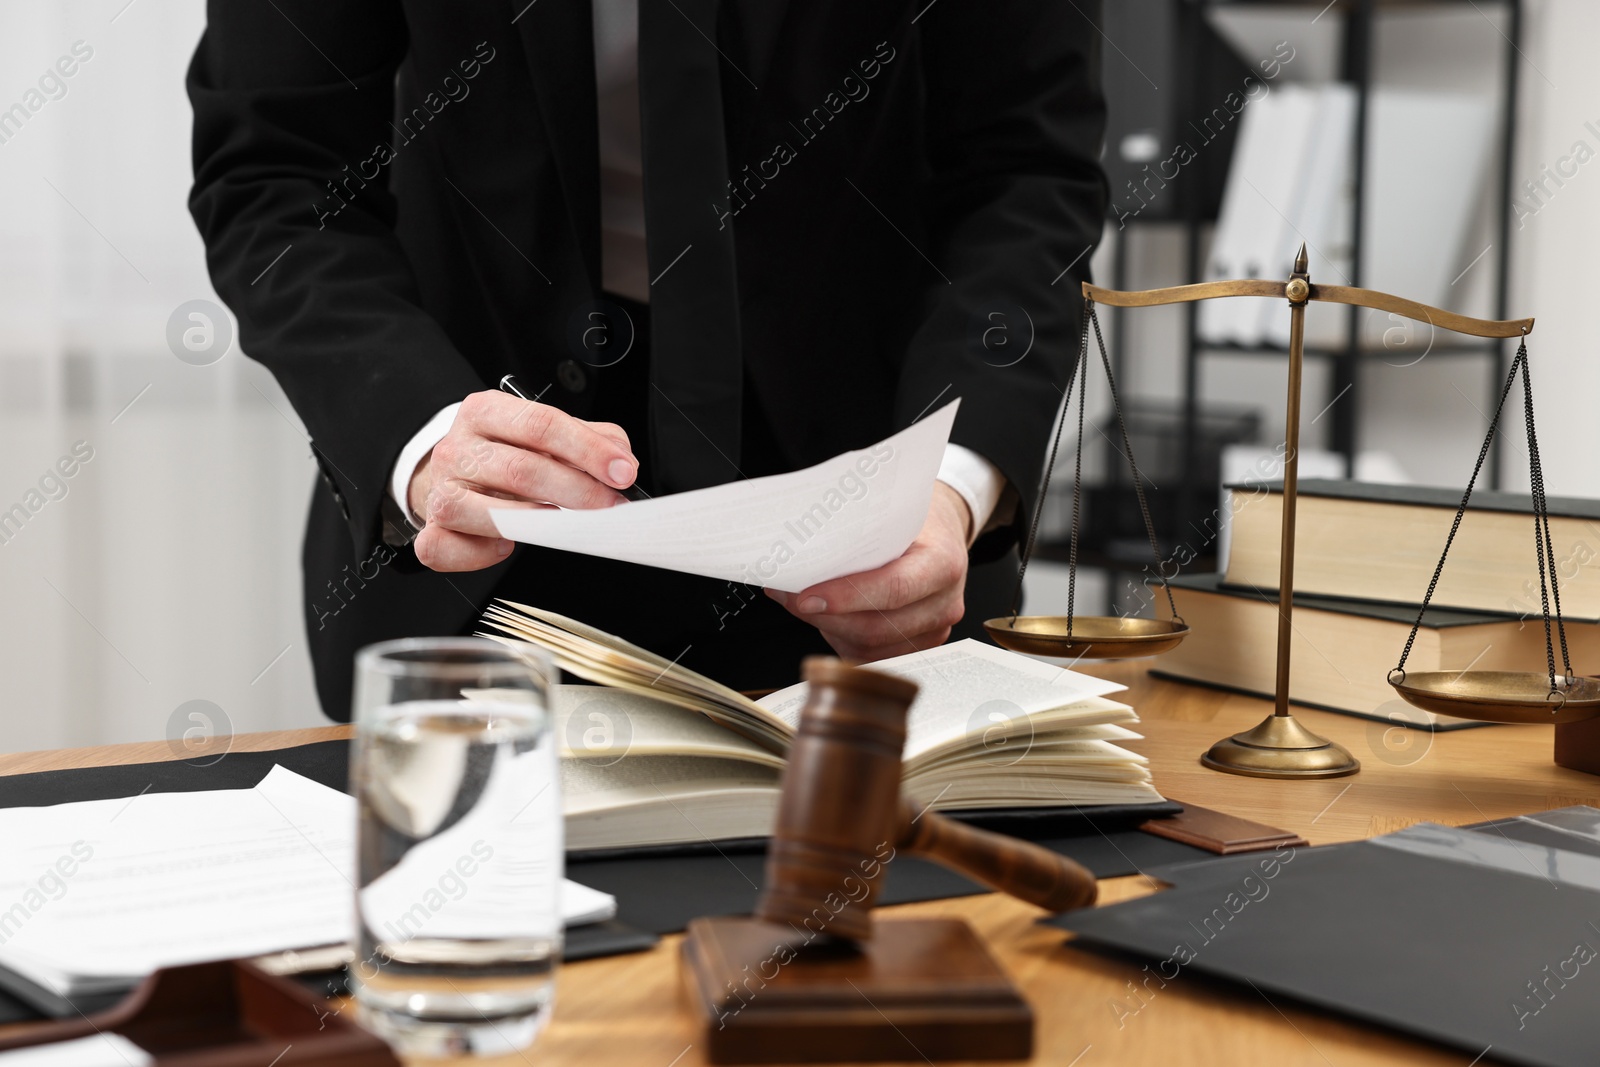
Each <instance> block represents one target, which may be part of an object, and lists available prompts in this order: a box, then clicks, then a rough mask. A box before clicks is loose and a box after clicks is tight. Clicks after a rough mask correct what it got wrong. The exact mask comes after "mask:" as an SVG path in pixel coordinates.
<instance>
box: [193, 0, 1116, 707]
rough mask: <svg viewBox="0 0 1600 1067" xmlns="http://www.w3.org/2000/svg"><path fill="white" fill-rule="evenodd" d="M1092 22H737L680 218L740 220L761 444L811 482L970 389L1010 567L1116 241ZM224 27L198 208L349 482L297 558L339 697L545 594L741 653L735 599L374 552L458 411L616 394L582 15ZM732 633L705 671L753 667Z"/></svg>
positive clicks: (998, 540)
mask: <svg viewBox="0 0 1600 1067" xmlns="http://www.w3.org/2000/svg"><path fill="white" fill-rule="evenodd" d="M642 2H643V3H664V2H667V0H642ZM1095 6H1096V5H1093V4H1091V3H1089V2H1087V0H1079V3H1078V4H1064V3H1061V2H1060V0H937V2H935V3H931V4H930V3H928V0H898V2H895V0H805V2H795V3H789V2H785V0H724V2H723V4H722V13H721V16H720V20H719V24H718V26H717V27H716V28H715V35H716V38H717V43H718V47H719V50H720V51H721V52H722V53H723V55H724V57H725V62H724V65H723V78H722V84H723V93H724V126H725V130H726V136H727V142H728V159H729V166H730V170H731V171H732V172H733V173H732V174H731V175H730V178H731V179H732V180H733V181H734V182H735V189H734V193H735V197H732V198H730V199H729V200H728V201H727V202H725V203H723V204H720V205H709V204H688V205H684V207H683V209H684V210H686V211H703V212H708V213H716V214H717V215H718V216H719V217H722V219H723V221H724V222H725V223H726V224H727V225H731V226H733V227H734V229H735V242H736V252H737V262H738V280H739V300H740V308H741V315H742V339H743V348H744V352H745V378H746V411H745V414H744V419H745V421H746V423H747V424H749V423H750V422H751V421H752V420H756V421H759V422H760V423H761V424H762V425H764V426H765V427H768V428H770V440H771V442H772V444H773V446H774V447H775V451H776V453H777V455H778V457H779V459H778V463H777V465H778V466H787V467H791V468H792V467H799V466H803V465H806V464H810V463H814V462H816V461H818V460H821V459H823V458H826V457H827V456H830V455H832V454H835V453H837V452H839V451H842V450H844V449H847V448H852V447H859V446H862V445H864V444H867V443H869V442H872V441H874V440H877V439H879V438H882V437H884V436H887V435H888V434H890V433H892V432H893V431H894V430H896V429H898V428H901V427H903V426H905V425H907V424H908V423H910V422H911V421H912V420H914V419H915V418H916V417H918V416H919V415H920V414H921V413H922V412H924V411H925V410H927V409H928V408H929V407H930V406H931V405H933V404H935V403H944V402H946V401H948V400H949V399H952V398H955V397H961V398H962V407H961V412H960V416H959V417H958V419H957V421H956V424H955V430H954V434H953V440H954V441H955V442H956V443H958V444H962V445H965V446H967V447H969V448H972V449H973V450H975V451H976V452H978V453H979V454H980V455H982V456H984V457H986V458H987V459H989V460H990V461H992V462H993V463H995V464H996V465H997V466H998V467H999V469H1000V470H1001V472H1002V473H1003V474H1004V475H1005V476H1006V478H1007V480H1008V482H1009V483H1010V485H1011V486H1013V487H1015V489H1016V490H1017V491H1018V493H1019V495H1020V498H1021V499H1020V504H1021V506H1020V507H1019V508H1018V511H1017V523H1015V524H1013V526H1012V527H1011V528H1010V529H1008V530H1006V531H1002V532H1001V533H1000V534H999V535H998V536H995V535H991V537H990V538H989V539H987V544H986V551H987V552H988V554H989V555H993V554H995V553H996V552H997V551H999V550H1001V549H1003V548H1005V547H1006V544H1007V542H1008V539H1009V541H1011V542H1014V540H1015V530H1016V529H1017V528H1019V527H1020V526H1021V524H1022V523H1025V522H1026V521H1027V520H1028V518H1029V517H1030V516H1031V512H1032V509H1033V506H1034V503H1035V500H1034V498H1035V495H1036V492H1037V485H1038V481H1039V477H1040V473H1041V471H1040V468H1041V459H1042V453H1043V451H1044V447H1045V444H1046V438H1047V435H1048V429H1049V427H1050V424H1051V419H1052V416H1053V414H1054V412H1055V410H1056V407H1057V405H1058V403H1059V401H1060V395H1061V394H1060V391H1059V389H1060V386H1061V384H1062V383H1064V382H1065V381H1066V378H1067V374H1068V370H1069V368H1070V366H1071V365H1072V361H1073V358H1074V357H1075V355H1076V351H1077V340H1078V330H1079V324H1080V317H1081V307H1080V304H1081V301H1080V298H1079V295H1078V283H1079V282H1080V281H1081V280H1083V279H1084V278H1085V277H1086V275H1087V265H1088V261H1089V258H1090V256H1089V251H1090V249H1092V247H1093V246H1094V244H1095V243H1096V241H1097V240H1098V238H1099V235H1100V231H1101V219H1102V217H1103V214H1104V207H1105V188H1104V179H1103V177H1102V175H1101V172H1100V169H1099V166H1098V163H1097V159H1098V155H1099V152H1100V147H1101V145H1100V142H1101V137H1102V131H1103V123H1104V107H1103V102H1102V99H1101V95H1100V90H1099V81H1098V69H1097V53H1098V42H1099V35H1098V32H1097V31H1096V30H1095V29H1094V28H1093V25H1092V24H1091V23H1090V22H1089V21H1088V18H1087V17H1086V16H1085V14H1083V12H1085V11H1088V12H1090V13H1091V14H1092V12H1093V11H1094V8H1095ZM208 18H209V25H208V28H207V30H206V32H205V35H204V37H203V38H202V40H201V42H200V46H199V49H198V51H197V52H196V54H195V57H194V62H193V64H192V66H191V69H190V71H189V76H188V90H189V95H190V99H191V101H192V103H193V106H194V112H195V126H194V169H195V184H194V189H193V193H192V195H191V200H190V207H191V211H192V213H193V216H194V218H195V221H196V223H197V225H198V226H199V229H200V232H201V234H202V236H203V238H204V240H205V244H206V248H207V257H208V262H209V266H210V270H211V275H212V279H213V282H214V284H215V286H216V288H217V291H218V293H219V294H220V295H221V296H222V297H223V299H224V300H226V301H227V303H228V304H229V306H230V307H231V308H232V310H233V312H234V314H235V315H236V316H237V318H238V320H239V325H240V341H241V346H242V348H243V350H244V351H246V352H247V353H248V354H249V355H250V356H251V357H253V358H255V359H257V360H259V361H260V362H262V363H263V364H265V365H266V366H267V367H269V368H270V369H271V370H272V372H273V374H274V375H275V376H276V377H277V379H278V381H279V383H280V384H281V385H282V387H283V389H284V390H285V392H286V393H287V394H288V396H289V398H290V400H291V401H292V402H293V404H294V406H295V409H296V411H297V412H298V413H299V415H300V417H301V418H302V419H303V420H304V422H305V425H306V427H307V429H308V431H309V433H310V436H311V438H312V448H313V452H314V454H315V457H316V461H317V464H318V467H319V468H320V470H321V472H322V483H321V485H319V486H318V487H317V489H316V490H315V493H314V497H313V501H312V508H311V518H310V525H309V529H308V532H307V537H306V545H305V554H304V566H305V581H306V617H307V627H308V631H309V634H310V637H311V644H312V652H313V658H314V661H315V663H316V666H317V673H318V683H319V693H320V695H321V698H322V701H323V705H324V708H325V710H326V711H327V712H328V713H329V714H330V715H332V716H334V717H336V718H344V717H346V716H347V715H348V700H349V695H348V694H349V678H350V656H351V655H352V653H353V652H354V650H355V649H356V648H357V647H359V645H360V644H363V643H365V642H367V641H370V640H376V639H379V638H382V637H387V636H399V635H403V634H423V633H455V632H461V631H463V630H464V629H465V630H470V629H471V628H472V625H473V623H474V621H475V620H476V618H477V616H478V614H479V612H480V610H481V608H482V606H483V605H484V604H485V603H486V602H487V601H488V599H489V598H490V597H491V596H492V595H495V592H496V590H497V587H498V589H499V591H500V593H501V594H504V593H505V592H506V591H507V585H506V583H507V582H510V581H511V578H510V577H509V575H512V574H517V573H520V574H521V575H522V578H521V580H520V584H518V585H517V590H514V591H520V592H521V593H522V595H525V596H528V597H534V598H539V599H541V600H542V602H546V603H552V604H555V603H559V604H561V605H562V606H564V607H566V608H568V609H569V610H575V611H576V612H577V613H578V614H579V615H581V616H582V617H585V618H587V619H589V620H591V621H595V622H597V623H599V624H602V625H604V624H606V623H608V622H609V623H610V624H611V625H613V626H615V627H617V628H618V629H621V630H623V631H624V632H629V633H630V634H631V636H634V637H637V638H640V639H641V640H644V641H645V643H647V644H652V645H656V646H660V647H661V650H662V651H663V652H664V653H665V654H667V655H673V654H674V653H676V652H677V651H678V649H677V648H672V647H665V646H666V645H667V644H669V643H672V642H675V641H676V639H677V636H678V635H677V634H667V633H664V632H663V628H667V629H670V627H671V626H672V620H673V619H674V618H675V617H676V616H677V615H680V614H686V613H697V614H698V617H700V618H701V621H702V622H706V621H707V619H706V617H707V616H715V617H716V621H718V622H719V623H720V624H721V625H720V626H719V628H718V630H717V631H716V633H718V634H724V632H725V631H726V630H727V629H728V628H729V627H728V621H727V620H728V618H729V614H728V611H727V610H724V609H726V608H727V605H728V601H727V599H726V598H727V596H728V595H729V590H725V589H723V588H722V585H723V583H706V582H702V581H701V580H699V579H692V580H688V584H687V585H685V584H684V579H683V576H670V575H664V574H663V573H661V572H655V571H645V570H644V569H642V568H631V569H630V568H627V567H625V566H622V565H605V564H601V563H599V562H597V561H592V560H589V559H587V558H586V557H574V556H566V555H563V554H560V553H549V552H543V551H538V550H535V551H529V550H526V549H519V550H518V554H517V555H516V556H513V558H512V560H509V561H508V562H507V563H505V564H502V565H500V566H499V567H496V568H493V569H491V570H488V571H484V572H478V573H475V574H462V575H449V576H446V575H437V574H433V573H431V572H426V571H423V570H421V569H420V568H419V567H418V566H417V565H416V562H415V557H414V556H413V555H411V553H410V552H409V550H408V549H400V550H394V549H388V548H387V547H385V546H384V544H383V540H382V529H381V521H382V520H381V515H382V512H383V501H384V497H385V492H386V486H387V482H388V477H389V472H390V470H391V468H392V466H393V464H394V461H395V458H396V456H397V454H398V453H399V451H400V449H401V447H402V446H403V444H404V443H405V442H406V440H407V439H408V438H409V437H410V436H411V435H412V434H413V433H414V432H416V430H417V429H418V428H419V427H420V426H421V425H422V424H423V423H424V422H425V421H426V420H427V419H428V418H429V417H430V416H432V415H433V413H434V412H435V411H437V410H438V409H439V408H441V407H443V406H444V405H446V404H448V403H451V402H453V401H456V400H460V399H461V398H462V397H463V396H465V395H466V394H467V393H470V392H474V391H476V390H480V389H484V388H489V387H492V385H493V384H494V383H495V382H497V381H498V380H499V378H500V377H501V376H502V375H504V374H506V373H514V374H516V375H517V376H518V377H519V378H520V379H523V380H524V381H526V382H530V383H534V384H535V386H536V387H542V386H544V385H545V383H551V386H550V388H549V390H548V391H547V392H546V393H545V395H544V398H543V399H544V400H545V401H546V402H548V403H554V404H557V405H559V406H561V407H562V408H564V409H565V410H567V411H570V412H572V413H573V414H575V415H578V416H580V417H585V416H589V415H591V414H593V412H594V409H595V402H596V401H595V395H596V389H597V379H598V378H600V377H601V375H602V374H603V373H604V372H600V373H598V374H597V373H595V372H594V368H591V367H584V366H582V365H581V364H575V363H574V362H573V359H572V352H573V346H572V340H571V334H572V327H573V323H574V317H575V316H579V317H580V318H581V316H582V314H583V310H584V309H585V308H587V307H589V306H590V305H591V302H592V301H593V300H594V299H595V298H596V297H597V295H598V293H599V285H600V281H599V279H600V254H599V224H598V215H599V206H598V204H599V199H598V191H597V169H598V162H597V158H598V157H597V148H596V143H597V134H596V118H595V73H594V57H593V44H592V33H591V18H592V12H591V8H590V5H589V3H587V2H585V0H538V2H537V3H530V2H529V0H341V2H339V3H332V4H330V3H326V2H324V0H271V2H269V0H214V2H212V3H210V4H208ZM651 91H652V87H651V86H648V85H646V86H643V87H642V92H644V93H646V94H648V93H650V92H651ZM735 209H736V210H735ZM280 256H281V258H280ZM275 259H276V262H274V260H275ZM1023 352H1026V355H1021V353H1023ZM1019 356H1020V358H1019ZM635 440H636V443H638V440H639V439H638V437H637V436H636V437H635ZM641 462H642V464H643V465H644V466H645V467H646V468H648V466H649V463H650V457H649V456H648V455H641ZM746 473H753V472H751V471H748V470H747V471H746ZM981 547H984V546H981ZM613 582H616V583H631V584H630V585H627V586H614V585H611V584H609V583H613ZM563 583H565V584H563ZM695 583H699V584H698V585H697V584H695ZM514 584H516V583H514ZM730 588H731V587H730ZM708 591H709V593H710V594H711V595H712V596H714V597H720V598H722V607H721V608H717V607H711V608H710V610H709V611H708V610H707V607H708V606H707V605H706V604H705V603H704V600H705V598H706V595H707V593H708ZM734 595H738V594H737V591H734ZM697 598H698V600H700V601H701V602H700V603H695V601H696V599H697ZM679 600H683V601H684V603H678V602H677V601H679ZM740 602H741V603H743V601H742V600H741V601H740ZM772 607H775V605H768V604H766V603H765V601H764V599H763V601H762V602H761V603H760V604H755V605H751V606H750V607H749V609H748V611H749V615H750V616H751V617H756V616H760V618H761V619H763V620H766V622H767V623H771V620H772V616H771V615H770V613H769V614H763V613H765V612H768V609H769V608H772ZM742 612H743V609H741V612H736V613H735V614H736V615H738V614H741V613H742ZM753 628H754V629H755V630H758V631H761V633H763V634H767V636H759V635H758V636H752V637H751V639H750V640H751V642H752V643H753V645H755V646H760V647H766V646H768V645H770V644H771V641H770V640H769V638H770V633H768V632H767V631H765V630H762V629H761V627H759V626H756V627H753ZM685 632H687V631H685ZM724 635H725V634H724ZM690 636H693V634H690ZM707 640H708V641H709V639H707ZM711 643H712V644H713V646H714V647H713V653H714V655H713V659H711V660H704V659H702V660H699V662H700V663H702V664H703V665H711V666H713V667H715V666H716V664H717V662H719V661H720V662H725V663H730V664H737V663H739V662H743V661H744V660H743V656H742V655H741V654H734V650H735V648H736V645H737V643H736V642H728V641H726V640H723V639H722V638H718V640H717V641H716V642H711ZM697 655H705V653H703V652H702V653H696V654H688V655H687V656H686V659H685V660H684V662H689V663H694V662H697V658H696V657H697ZM735 673H737V672H735ZM724 676H725V677H727V672H726V671H724ZM728 680H736V681H742V682H748V684H752V685H754V684H758V680H756V679H734V678H729V679H728ZM782 680H783V679H778V678H770V679H768V680H767V681H768V684H777V683H778V682H781V681H782Z"/></svg>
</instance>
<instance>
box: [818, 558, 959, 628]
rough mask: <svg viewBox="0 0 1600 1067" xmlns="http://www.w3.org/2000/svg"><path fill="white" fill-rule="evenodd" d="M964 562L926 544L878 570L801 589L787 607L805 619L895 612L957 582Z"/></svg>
mask: <svg viewBox="0 0 1600 1067" xmlns="http://www.w3.org/2000/svg"><path fill="white" fill-rule="evenodd" d="M963 562H964V561H963V560H962V559H947V558H946V557H945V556H944V555H943V554H941V553H938V552H935V551H934V550H932V549H930V548H929V547H927V546H926V545H924V544H921V543H916V544H913V545H912V546H911V547H910V548H909V549H907V550H906V554H905V555H903V556H901V557H900V558H899V559H897V560H894V561H893V562H891V563H886V564H884V565H883V566H881V567H879V568H878V569H877V570H871V571H863V572H862V573H860V574H850V575H846V576H845V577H843V578H835V579H833V580H832V581H827V582H819V583H818V584H816V585H814V586H812V587H811V588H809V589H802V590H801V591H800V592H799V593H796V594H793V595H791V596H790V597H789V599H788V606H789V609H790V610H791V611H793V612H795V613H796V614H797V615H799V616H800V617H801V618H802V619H810V617H811V616H813V615H820V614H822V613H826V614H829V615H845V614H850V613H852V612H857V611H894V610H896V609H898V608H903V607H906V606H908V605H911V604H915V603H916V602H917V601H919V600H922V599H923V598H924V597H927V596H928V595H930V594H931V593H933V592H935V591H936V590H939V589H943V588H946V587H948V586H950V585H952V584H955V583H956V582H958V581H959V579H960V577H961V566H962V563H963ZM810 621H812V622H815V621H816V620H815V619H810Z"/></svg>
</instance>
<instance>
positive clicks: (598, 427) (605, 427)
mask: <svg viewBox="0 0 1600 1067" xmlns="http://www.w3.org/2000/svg"><path fill="white" fill-rule="evenodd" d="M589 426H590V427H591V428H592V429H593V430H594V432H595V433H597V434H599V435H600V436H602V437H609V438H611V440H613V441H615V442H616V443H617V444H619V445H621V446H622V447H623V448H626V449H627V450H628V454H629V455H632V454H633V442H632V441H631V440H629V439H628V431H627V430H624V429H623V428H622V427H621V426H618V425H617V424H616V423H614V422H591V423H589Z"/></svg>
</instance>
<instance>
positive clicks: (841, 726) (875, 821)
mask: <svg viewBox="0 0 1600 1067" xmlns="http://www.w3.org/2000/svg"><path fill="white" fill-rule="evenodd" d="M804 673H805V679H806V681H807V682H808V683H810V692H809V694H808V696H807V699H806V704H805V708H804V709H803V710H802V711H801V713H800V726H799V730H798V732H797V735H796V737H795V740H794V745H793V747H792V748H791V749H790V750H789V762H788V765H787V766H786V767H785V768H784V772H783V795H782V797H781V798H780V800H779V802H778V818H777V822H776V824H775V825H774V827H773V831H772V844H771V846H770V847H769V848H768V850H767V876H766V889H765V891H764V892H763V893H762V895H761V900H760V902H759V903H758V904H757V905H756V917H757V918H760V919H764V920H766V921H768V922H774V923H783V924H790V925H792V926H794V927H795V928H796V929H797V930H799V931H802V932H805V933H806V934H808V935H811V934H822V935H827V936H830V937H836V938H845V939H849V940H863V939H865V938H868V937H870V936H872V905H873V902H874V901H875V900H877V897H878V892H879V890H880V889H881V888H882V886H883V880H884V877H885V873H886V871H885V866H886V864H887V863H888V862H889V860H890V859H892V858H893V857H894V850H895V841H896V840H897V838H898V837H899V831H898V825H899V819H900V758H901V750H902V749H903V748H904V747H905V740H906V711H907V709H908V708H910V706H911V701H912V699H913V698H914V697H915V696H916V695H917V686H916V683H914V682H908V681H906V680H904V679H902V678H895V677H892V676H890V675H887V674H882V673H879V672H877V671H871V670H864V669H862V668H860V667H850V666H847V665H845V664H844V663H841V662H840V661H839V660H836V659H832V658H830V657H826V656H812V657H810V658H808V659H807V660H806V661H805V664H804Z"/></svg>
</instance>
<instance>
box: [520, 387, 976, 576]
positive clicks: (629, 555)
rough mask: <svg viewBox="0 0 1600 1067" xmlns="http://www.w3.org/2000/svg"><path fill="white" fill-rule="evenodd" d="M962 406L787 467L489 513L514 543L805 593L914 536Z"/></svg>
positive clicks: (888, 556) (887, 558) (885, 555)
mask: <svg viewBox="0 0 1600 1067" xmlns="http://www.w3.org/2000/svg"><path fill="white" fill-rule="evenodd" d="M959 404H960V401H959V400H953V401H951V402H950V403H949V404H946V405H945V406H944V407H942V408H940V409H939V410H938V411H935V412H933V413H932V414H931V415H928V416H927V417H926V418H924V419H923V420H922V421H921V422H918V423H916V424H914V425H912V426H911V427H909V428H908V429H905V430H901V431H900V432H899V433H897V434H895V435H894V436H893V437H890V438H889V439H887V440H885V441H881V442H879V443H878V444H876V445H873V446H872V447H871V448H863V449H860V450H858V451H854V452H845V453H843V454H842V455H838V456H835V457H833V458H832V459H829V460H825V461H823V462H822V463H818V464H817V465H816V466H814V467H807V468H806V469H805V470H800V471H793V472H791V473H789V474H774V475H770V476H768V477H765V478H749V479H746V480H745V481H741V482H729V483H728V484H726V485H715V486H711V487H710V488H708V489H695V490H692V491H690V492H687V493H676V494H674V495H672V496H663V497H657V498H656V499H654V500H640V501H635V502H632V503H628V504H622V505H619V506H617V507H612V508H602V509H598V510H571V511H567V510H560V509H554V508H550V509H509V508H496V509H492V510H491V511H490V512H489V515H490V517H491V518H492V519H493V520H494V524H495V527H496V528H497V529H499V531H500V535H501V536H502V537H507V538H510V539H511V540H513V541H522V542H524V543H526V544H530V545H542V546H544V547H545V548H557V549H562V550H565V551H568V552H582V553H585V554H587V555H591V556H600V557H603V558H605V559H618V560H625V561H626V562H629V563H641V564H644V565H645V566H650V567H661V568H664V569H666V570H673V571H683V572H685V573H688V574H703V575H705V576H707V577H710V578H722V579H725V580H727V581H731V582H744V583H746V584H748V585H759V586H765V587H767V588H769V589H778V590H781V591H783V592H786V593H798V592H800V591H801V590H802V589H805V588H806V587H808V586H812V585H815V584H816V583H818V582H825V581H828V580H829V579H832V578H839V577H842V576H844V575H846V574H857V573H860V572H861V571H869V570H872V569H873V568H875V567H881V566H883V565H884V564H885V563H889V562H891V561H892V560H895V559H898V558H899V557H900V555H901V553H903V552H904V551H905V550H906V549H907V548H908V547H910V545H911V542H912V541H914V540H916V537H917V534H918V533H920V532H921V530H922V525H923V523H924V522H926V521H927V517H928V505H929V503H930V502H931V500H932V498H933V483H934V478H935V476H936V475H937V474H938V473H939V463H940V460H942V459H943V457H944V446H945V444H946V443H947V442H948V441H949V440H950V427H951V425H952V424H953V423H954V422H955V417H956V408H957V407H958V406H959ZM819 417H826V415H822V416H819Z"/></svg>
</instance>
